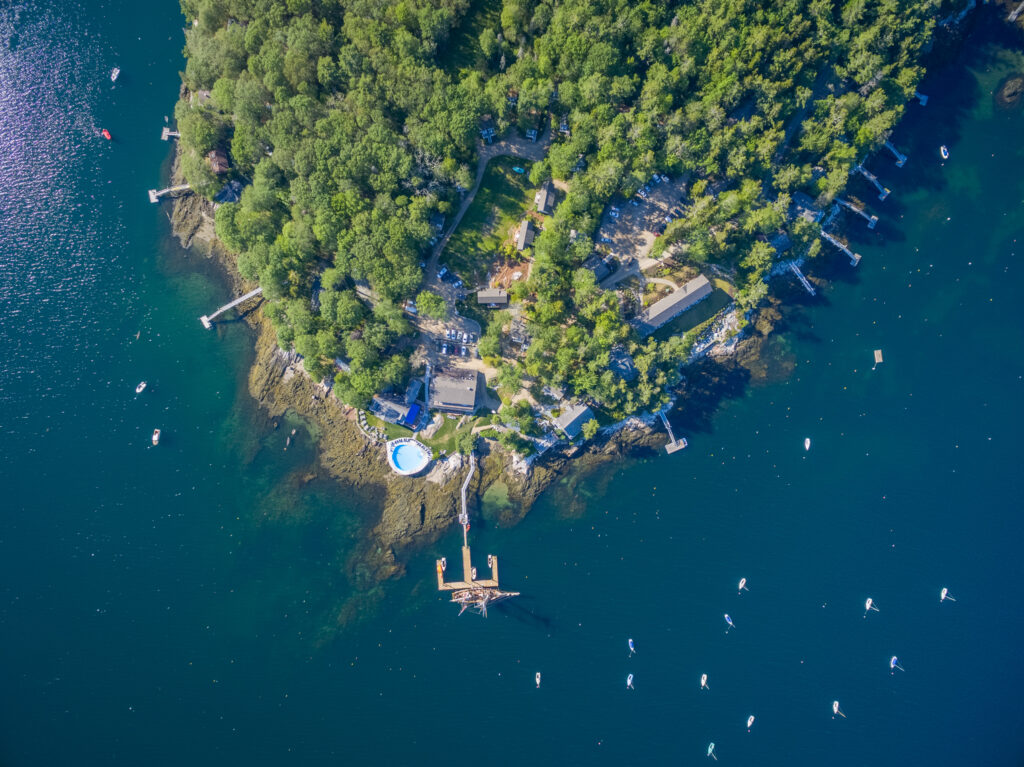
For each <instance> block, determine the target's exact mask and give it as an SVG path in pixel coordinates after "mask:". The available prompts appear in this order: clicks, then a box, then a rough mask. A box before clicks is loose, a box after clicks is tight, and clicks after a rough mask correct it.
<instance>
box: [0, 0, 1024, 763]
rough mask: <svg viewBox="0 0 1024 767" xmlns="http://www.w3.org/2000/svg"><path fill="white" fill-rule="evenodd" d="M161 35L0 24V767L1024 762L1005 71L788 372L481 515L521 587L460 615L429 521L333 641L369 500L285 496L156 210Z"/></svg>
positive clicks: (1010, 136)
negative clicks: (419, 541) (898, 667)
mask: <svg viewBox="0 0 1024 767" xmlns="http://www.w3.org/2000/svg"><path fill="white" fill-rule="evenodd" d="M143 6H144V7H143ZM181 25H182V19H181V16H180V14H179V12H178V9H177V7H176V4H175V3H171V2H166V3H161V4H152V5H150V4H135V3H130V2H127V1H126V0H124V1H122V2H118V1H117V0H102V1H101V2H95V3H85V2H72V1H71V0H67V1H65V2H59V3H57V2H53V3H42V2H38V3H32V2H24V1H22V0H18V1H17V2H15V3H14V4H13V5H12V4H8V5H6V6H4V7H2V8H0V42H2V45H0V125H2V126H3V130H0V192H2V194H0V311H2V314H0V348H2V349H3V354H2V356H0V459H2V463H0V480H2V483H3V494H2V496H0V498H2V500H0V763H3V764H4V765H18V766H20V765H62V764H71V763H76V764H90V765H92V764H97V765H99V764H102V765H111V764H129V765H136V764H148V765H181V764H195V765H208V764H209V765H214V764H225V763H227V764H236V763H237V764H241V763H248V764H268V765H269V764H274V765H281V764H322V763H353V764H378V763H379V764H413V763H418V764H441V763H445V764H471V763H472V764H476V763H481V762H483V763H489V764H522V763H525V762H528V761H529V762H533V763H536V764H565V763H574V764H575V763H581V764H604V763H608V764H620V765H621V764H666V763H673V764H674V763H683V764H694V763H697V762H703V761H705V757H704V753H705V751H706V748H707V743H708V742H709V741H714V742H715V743H716V744H717V753H718V755H719V757H720V760H721V762H722V763H723V764H742V765H783V764H785V765H793V764H799V765H804V764H831V765H844V766H845V765H889V764H892V765H908V764H927V765H961V764H986V765H1016V764H1021V762H1022V760H1024V735H1022V734H1021V729H1020V727H1019V722H1020V721H1021V719H1022V717H1024V710H1022V709H1024V706H1022V705H1021V702H1020V698H1019V694H1018V692H1019V690H1020V687H1021V682H1022V677H1024V664H1022V662H1021V660H1020V657H1019V651H1018V647H1019V644H1020V640H1019V637H1020V635H1021V629H1022V627H1024V626H1022V624H1024V618H1022V612H1021V606H1022V605H1021V598H1020V596H1019V591H1018V582H1019V580H1020V577H1021V574H1022V572H1021V571H1022V567H1021V557H1020V554H1019V548H1020V544H1021V537H1022V536H1021V533H1022V531H1024V521H1022V518H1021V506H1022V504H1021V501H1020V498H1021V489H1022V488H1021V484H1022V480H1021V471H1020V457H1019V456H1020V450H1019V448H1018V445H1019V439H1020V426H1021V421H1022V419H1021V415H1022V405H1021V402H1022V396H1024V378H1022V376H1024V364H1022V360H1021V350H1022V348H1024V337H1022V336H1024V323H1022V321H1021V319H1020V310H1019V306H1020V300H1019V299H1020V295H1021V291H1022V288H1024V275H1022V270H1021V263H1022V258H1024V251H1022V248H1024V216H1022V212H1024V149H1022V148H1021V136H1022V135H1024V115H1022V113H1021V112H1020V111H1004V110H1000V109H998V108H996V107H995V105H994V103H993V98H992V91H993V90H994V88H995V87H996V86H997V84H998V83H999V82H1000V80H1001V79H1002V78H1003V77H1004V76H1005V75H1006V74H1007V73H1009V72H1011V71H1020V70H1024V57H1022V56H1021V55H1020V54H1019V53H1015V52H1010V49H1008V48H1007V47H1006V46H1005V45H997V44H994V43H991V42H987V43H986V42H983V40H982V37H983V36H982V35H980V34H977V35H975V39H974V40H973V41H972V42H971V43H970V44H969V45H968V47H967V49H966V52H965V54H964V56H963V57H961V58H960V59H957V60H956V61H954V62H952V63H951V64H950V66H949V67H948V69H946V70H944V71H936V72H933V73H932V75H930V77H929V79H928V80H927V81H926V82H925V83H924V84H923V86H922V90H924V91H925V92H928V93H929V94H930V95H931V101H930V102H929V105H928V106H927V107H926V108H925V109H920V108H918V107H916V106H914V107H912V108H910V109H909V111H908V118H907V120H906V121H905V123H904V124H903V125H902V126H901V127H900V129H899V130H898V131H897V133H896V135H895V136H894V140H895V142H896V144H897V145H898V146H899V147H900V148H902V149H904V150H905V151H907V152H908V153H909V154H910V156H911V159H910V161H909V163H908V164H907V166H906V167H905V168H903V169H897V168H896V167H895V166H894V165H893V164H892V163H891V161H890V159H889V158H888V157H887V156H885V155H879V156H878V157H875V158H872V159H871V160H870V162H869V166H870V167H871V168H872V169H873V170H874V171H875V172H876V173H877V174H878V175H879V176H880V177H881V178H882V180H883V182H884V183H885V184H886V185H887V186H888V187H890V188H891V189H892V190H893V194H892V196H891V198H890V199H889V200H887V201H886V202H884V203H872V208H873V210H874V212H876V213H878V214H879V216H880V217H881V219H882V220H881V223H880V225H879V233H878V235H877V236H874V235H871V236H867V233H866V232H863V233H862V232H861V230H859V229H858V228H857V226H855V225H851V229H850V231H851V235H852V236H853V238H854V240H855V241H856V250H857V251H858V252H860V253H862V254H863V256H864V259H863V261H862V262H861V265H860V266H859V267H858V268H857V269H856V270H853V269H850V268H848V267H846V266H844V265H843V262H842V261H841V260H838V261H837V262H836V264H835V269H834V276H835V278H836V279H835V281H834V282H833V283H832V284H831V286H830V287H828V288H827V289H826V290H824V291H823V293H822V295H821V298H820V300H817V301H814V302H812V303H810V304H806V305H804V306H802V307H800V308H799V309H798V310H796V311H795V312H793V313H792V314H791V315H790V316H789V317H788V319H787V328H786V330H785V332H784V333H783V334H782V335H780V336H779V338H778V340H777V341H776V342H775V343H774V344H773V346H772V349H771V362H772V363H773V368H775V369H786V368H787V367H788V366H792V373H791V374H789V375H788V376H785V377H782V378H779V379H777V380H774V381H772V382H768V383H752V384H750V385H748V386H746V387H743V388H741V389H739V390H737V393H736V396H733V397H728V398H726V399H724V400H723V402H722V403H721V406H720V408H719V410H718V411H717V413H716V414H715V415H714V417H713V418H711V419H710V420H705V419H703V418H701V417H700V414H697V413H694V412H684V413H677V414H675V415H674V416H673V420H674V422H675V423H676V425H677V427H679V428H680V429H681V430H684V431H685V433H687V435H688V436H689V437H690V448H689V449H688V450H686V451H685V452H683V453H681V454H677V455H675V456H672V457H667V456H664V455H661V456H658V457H657V458H651V459H645V460H631V461H627V462H624V463H622V464H621V465H620V466H618V467H617V469H616V470H615V471H601V472H598V473H595V474H591V475H588V476H583V477H580V476H576V475H573V476H569V477H567V478H566V479H565V480H564V481H563V482H562V483H561V484H560V485H558V486H556V487H555V488H553V489H552V491H551V492H549V493H547V494H546V495H545V496H544V497H543V498H542V499H541V501H540V503H539V504H538V505H537V507H536V508H535V509H534V510H533V511H532V512H531V513H530V515H529V516H528V517H527V519H526V520H525V521H524V522H523V523H521V524H520V525H519V526H517V527H515V528H512V529H501V528H499V527H497V526H496V525H494V524H491V523H490V522H489V520H488V519H486V518H483V519H480V520H478V522H477V523H475V524H474V526H473V530H472V535H473V544H474V552H475V553H476V554H477V556H478V557H479V558H480V559H481V560H482V559H483V557H484V554H485V553H486V552H488V551H492V552H495V553H498V554H500V555H501V557H502V579H503V581H504V583H505V585H506V586H507V587H508V588H515V589H517V590H520V591H522V592H523V596H522V597H521V598H520V599H519V600H517V601H514V602H511V603H508V604H507V606H505V607H504V608H500V609H494V610H492V612H491V615H490V617H489V618H488V619H487V620H483V619H480V618H477V617H474V616H469V615H464V616H462V617H457V616H456V611H455V609H454V608H453V607H452V606H451V605H448V604H446V603H445V602H444V601H443V600H442V598H441V597H439V596H438V595H437V593H436V591H435V589H434V586H433V583H432V581H433V577H434V575H433V562H432V560H433V558H434V557H435V556H437V555H440V554H447V555H448V556H449V557H455V556H456V555H457V551H458V549H457V547H458V544H459V537H460V536H459V534H458V532H457V531H456V530H455V529H453V530H452V533H451V535H450V536H448V537H446V538H445V539H444V540H442V541H441V542H439V543H438V544H437V545H436V546H434V547H432V548H431V550H430V551H425V552H423V553H422V554H421V555H418V556H417V557H415V558H414V559H413V560H412V561H411V562H410V563H409V575H408V576H407V577H406V578H404V579H403V580H401V581H399V582H397V583H393V584H390V585H388V586H387V587H385V588H383V589H381V590H380V591H379V593H377V594H375V595H372V596H373V597H375V598H376V599H375V600H373V599H371V600H369V601H368V605H369V606H368V607H367V609H366V611H365V615H364V618H363V620H362V621H360V622H358V623H356V624H355V625H347V626H339V621H338V617H337V616H338V613H339V609H340V608H341V606H342V605H343V604H344V603H345V600H346V599H347V598H348V597H349V596H350V586H349V585H348V581H347V579H346V576H345V571H346V566H347V564H348V559H349V556H350V554H351V551H352V548H353V546H354V544H355V541H356V540H357V537H358V534H359V530H360V526H361V525H362V524H363V523H364V522H365V521H366V520H372V518H373V514H374V509H373V507H372V505H369V504H365V503H361V502H357V501H355V500H353V499H352V496H351V494H349V493H346V491H345V489H344V488H340V487H337V486H335V485H334V484H332V483H330V482H327V481H314V482H312V483H308V484H304V483H303V482H302V479H303V477H304V475H305V474H306V473H308V472H311V471H315V468H316V467H315V445H314V444H313V441H312V438H311V437H310V436H309V435H308V434H307V433H306V432H305V431H303V430H300V433H299V434H300V439H299V440H298V444H297V445H294V446H293V447H292V448H291V449H289V450H288V451H287V452H286V451H284V450H283V449H282V448H283V446H284V444H283V443H284V437H285V434H286V433H287V431H288V430H285V429H279V430H278V431H273V430H272V429H271V427H270V425H269V424H268V423H266V422H265V421H264V419H262V418H261V417H260V416H259V414H258V413H256V412H254V409H253V407H252V404H251V402H250V400H249V398H248V395H247V393H246V391H245V371H246V368H247V366H248V364H249V362H250V361H251V351H250V350H251V345H252V337H251V335H250V334H249V332H248V331H247V330H246V329H245V328H244V326H241V325H229V326H227V327H222V328H221V329H219V330H218V331H217V332H215V333H214V332H207V331H204V330H203V329H202V328H201V326H200V325H199V323H198V322H197V321H196V317H198V316H199V315H200V314H203V313H205V312H207V311H209V310H210V309H212V308H213V307H215V306H217V305H219V304H220V303H221V302H222V299H224V297H225V295H226V290H227V288H226V287H225V286H224V285H223V284H222V283H221V282H220V281H219V279H218V276H217V274H216V272H215V270H212V269H210V268H209V267H207V266H206V265H205V264H204V263H203V262H202V260H201V259H197V258H195V257H192V256H190V255H189V254H185V253H183V252H181V251H180V250H179V249H177V248H176V246H174V245H173V243H171V242H170V241H169V238H168V225H167V219H166V211H165V210H164V209H163V208H162V207H160V206H155V205H150V204H149V202H148V201H147V199H146V194H145V191H146V189H148V188H151V187H156V186H157V185H158V184H159V183H160V182H161V181H163V180H165V179H166V163H167V160H168V157H169V147H168V146H167V145H165V144H163V143H161V142H160V141H159V132H160V128H161V127H162V125H163V124H164V115H168V114H170V112H171V110H172V107H173V102H174V99H175V97H176V93H177V88H178V79H177V71H178V70H179V69H180V68H181V67H182V66H183V62H182V59H181V47H182V37H181V29H180V28H181ZM115 64H116V65H118V66H120V67H121V68H122V70H123V74H122V76H121V79H120V80H119V82H118V83H117V85H116V86H113V87H112V86H111V84H110V82H109V79H108V75H109V70H110V68H111V67H112V66H114V65H115ZM103 127H106V128H108V129H109V130H110V131H111V132H112V134H113V135H114V139H115V140H114V141H113V142H109V143H108V142H106V141H104V140H103V139H102V138H100V137H99V131H100V129H101V128H103ZM942 143H945V144H947V145H948V146H949V148H950V152H951V158H950V160H949V161H948V162H946V163H942V162H941V160H940V159H939V157H938V152H937V148H938V146H939V144H942ZM857 191H859V192H860V193H861V196H862V197H864V198H865V199H871V197H870V196H869V194H868V193H867V191H866V189H858V190H857ZM136 334H138V338H136ZM876 348H880V349H882V350H883V352H884V355H885V362H884V363H883V364H882V365H881V366H879V368H878V369H877V370H875V371H871V370H870V368H871V364H872V357H871V353H872V350H873V349H876ZM141 379H146V380H148V382H149V388H148V389H147V391H146V392H145V394H144V395H143V396H141V397H138V398H136V397H135V395H134V386H135V384H136V383H137V382H138V381H139V380H141ZM155 427H160V428H162V429H163V430H164V440H163V442H162V444H161V445H160V447H159V448H157V449H152V448H150V447H149V435H150V432H151V431H152V429H153V428H155ZM805 437H810V438H811V439H812V440H813V443H812V449H811V450H810V451H809V452H805V451H804V450H803V445H802V443H803V440H804V438H805ZM481 564H482V562H481ZM740 577H746V578H747V579H748V583H749V587H750V591H749V593H744V594H743V595H738V594H737V592H736V584H737V582H738V580H739V579H740ZM943 586H946V587H948V588H949V589H950V591H951V593H952V594H953V595H954V596H955V597H956V598H957V600H958V601H957V602H956V603H949V602H947V603H943V604H940V603H939V589H940V588H942V587H943ZM868 596H871V597H873V598H874V600H875V601H876V603H877V604H878V606H879V608H880V612H878V613H872V614H871V615H869V616H868V617H867V618H864V617H863V604H864V600H865V598H867V597H868ZM726 612H728V613H730V614H731V615H732V617H733V619H734V621H735V623H736V629H735V630H734V631H732V632H731V633H730V634H728V635H726V634H725V625H724V622H723V619H722V614H723V613H726ZM628 637H632V638H633V639H634V640H635V642H636V645H637V650H638V653H637V655H636V656H635V657H634V658H632V659H629V658H627V654H628V652H627V649H626V640H627V638H628ZM894 654H895V655H898V656H899V657H900V660H901V664H902V665H903V667H904V668H905V669H906V672H905V673H901V672H897V673H896V674H894V675H891V674H890V673H889V669H888V659H889V657H890V656H891V655H894ZM536 671H541V672H542V674H543V684H542V687H541V689H540V690H537V689H535V688H534V683H533V676H534V673H535V672H536ZM628 673H633V674H634V675H635V680H636V682H635V684H636V690H635V691H627V690H626V689H625V677H626V675H627V674H628ZM701 673H707V674H708V675H709V686H710V688H711V689H710V691H705V692H702V691H700V689H699V679H700V674H701ZM834 699H838V700H839V701H840V702H841V705H842V707H843V710H844V711H845V712H846V714H847V715H848V718H847V719H840V720H833V719H832V716H831V702H832V701H833V700H834ZM750 714H753V715H755V716H756V717H757V719H756V722H755V724H754V727H753V729H752V732H750V733H749V734H748V733H747V731H746V727H745V721H746V718H747V716H748V715H750Z"/></svg>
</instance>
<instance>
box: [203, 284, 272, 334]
mask: <svg viewBox="0 0 1024 767" xmlns="http://www.w3.org/2000/svg"><path fill="white" fill-rule="evenodd" d="M262 292H263V288H256V290H250V291H249V292H248V293H246V294H245V295H244V296H239V297H238V298H236V299H235V300H234V301H232V302H231V303H229V304H224V306H222V307H221V308H220V309H218V310H217V311H215V312H214V313H213V314H204V315H203V316H202V317H200V318H199V321H200V322H201V323H203V327H204V328H206V329H207V330H210V329H211V328H212V327H213V319H214V318H215V317H217V316H218V315H220V314H223V313H224V312H226V311H227V310H228V309H234V308H235V307H236V306H238V305H239V304H240V303H242V302H243V301H248V300H249V299H250V298H255V297H256V296H258V295H260V294H261V293H262Z"/></svg>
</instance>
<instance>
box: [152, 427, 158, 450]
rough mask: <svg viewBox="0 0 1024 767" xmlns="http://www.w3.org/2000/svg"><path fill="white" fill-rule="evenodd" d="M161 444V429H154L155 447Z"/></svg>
mask: <svg viewBox="0 0 1024 767" xmlns="http://www.w3.org/2000/svg"><path fill="white" fill-rule="evenodd" d="M159 444H160V430H159V429H153V447H156V446H157V445H159Z"/></svg>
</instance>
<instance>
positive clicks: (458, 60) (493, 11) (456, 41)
mask: <svg viewBox="0 0 1024 767" xmlns="http://www.w3.org/2000/svg"><path fill="white" fill-rule="evenodd" d="M488 27H490V28H491V29H493V30H494V31H495V32H497V31H500V30H501V3H495V2H493V0H473V2H472V3H471V4H470V6H469V8H468V9H467V10H466V13H465V15H464V16H463V17H462V20H461V21H460V22H459V26H457V27H456V28H455V29H453V30H452V33H451V34H450V35H449V36H448V42H447V43H446V44H445V46H444V50H443V51H441V52H440V56H439V59H440V63H441V66H443V67H444V68H445V69H446V70H448V72H449V73H451V74H456V73H460V72H462V71H463V70H475V69H483V68H484V67H485V66H486V64H487V62H486V61H484V54H483V51H482V50H481V49H480V33H481V32H483V31H484V30H485V29H487V28H488Z"/></svg>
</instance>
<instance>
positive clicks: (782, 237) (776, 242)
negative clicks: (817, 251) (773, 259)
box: [767, 232, 793, 255]
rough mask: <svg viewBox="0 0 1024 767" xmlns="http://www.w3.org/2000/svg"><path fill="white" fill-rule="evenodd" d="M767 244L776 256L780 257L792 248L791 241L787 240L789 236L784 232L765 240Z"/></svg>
mask: <svg viewBox="0 0 1024 767" xmlns="http://www.w3.org/2000/svg"><path fill="white" fill-rule="evenodd" d="M767 241H768V244H769V245H771V246H772V247H773V248H775V253H776V254H777V255H782V254H783V253H785V252H786V251H787V250H789V249H790V248H792V247H793V241H792V240H791V239H789V235H788V234H786V233H785V232H778V233H776V234H773V235H772V236H771V237H768V238H767Z"/></svg>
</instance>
